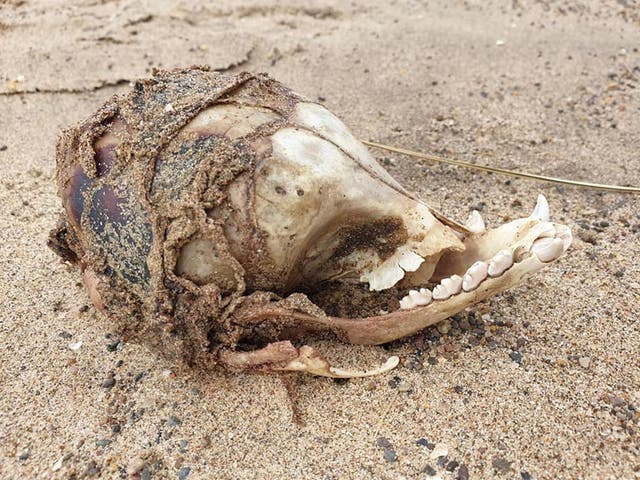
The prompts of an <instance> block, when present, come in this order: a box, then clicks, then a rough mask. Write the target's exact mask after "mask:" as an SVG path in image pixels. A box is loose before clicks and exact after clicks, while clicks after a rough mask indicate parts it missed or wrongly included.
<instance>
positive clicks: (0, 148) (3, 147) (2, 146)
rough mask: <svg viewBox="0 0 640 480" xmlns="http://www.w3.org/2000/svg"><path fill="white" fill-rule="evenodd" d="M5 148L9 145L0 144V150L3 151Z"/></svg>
mask: <svg viewBox="0 0 640 480" xmlns="http://www.w3.org/2000/svg"><path fill="white" fill-rule="evenodd" d="M7 148H9V147H7V146H6V145H0V152H4V151H5V150H6V149H7Z"/></svg>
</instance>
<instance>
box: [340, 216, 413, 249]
mask: <svg viewBox="0 0 640 480" xmlns="http://www.w3.org/2000/svg"><path fill="white" fill-rule="evenodd" d="M356 222H357V220H355V219H354V223H353V224H350V225H346V226H343V227H340V228H339V229H338V231H337V232H336V235H337V237H339V239H340V243H339V244H338V247H337V248H336V249H335V251H334V252H333V255H332V256H331V259H335V258H342V257H346V256H348V255H349V254H351V253H353V252H354V251H356V250H363V249H372V250H374V251H375V252H376V253H377V254H378V256H379V257H380V259H382V260H386V259H387V258H389V257H390V256H391V255H393V253H394V252H395V251H396V249H397V248H398V246H400V245H403V244H405V243H406V242H407V239H408V233H407V228H406V227H405V225H404V222H403V220H402V218H399V217H383V218H380V219H377V220H373V221H368V222H366V223H356Z"/></svg>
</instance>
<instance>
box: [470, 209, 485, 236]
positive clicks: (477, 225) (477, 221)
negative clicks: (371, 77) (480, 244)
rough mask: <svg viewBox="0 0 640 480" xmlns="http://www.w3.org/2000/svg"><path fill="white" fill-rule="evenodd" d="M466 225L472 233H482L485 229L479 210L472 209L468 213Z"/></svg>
mask: <svg viewBox="0 0 640 480" xmlns="http://www.w3.org/2000/svg"><path fill="white" fill-rule="evenodd" d="M466 227H467V228H468V229H469V230H471V231H472V232H473V233H482V232H484V231H485V230H486V229H487V227H486V226H485V224H484V220H483V219H482V215H480V212H479V211H477V210H472V211H471V213H470V214H469V218H468V219H467V223H466Z"/></svg>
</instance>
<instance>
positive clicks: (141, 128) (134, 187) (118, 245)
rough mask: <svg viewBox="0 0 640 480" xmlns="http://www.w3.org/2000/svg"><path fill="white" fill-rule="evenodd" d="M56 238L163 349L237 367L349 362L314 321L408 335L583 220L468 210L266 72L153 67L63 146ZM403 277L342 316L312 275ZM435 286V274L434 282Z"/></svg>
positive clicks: (518, 274) (362, 332)
mask: <svg viewBox="0 0 640 480" xmlns="http://www.w3.org/2000/svg"><path fill="white" fill-rule="evenodd" d="M57 160H58V170H57V181H58V186H59V191H60V195H61V197H62V200H63V205H64V209H65V214H64V215H63V216H62V219H61V222H60V224H59V226H58V228H57V229H55V230H54V231H53V232H52V236H51V242H50V245H51V246H52V247H53V248H54V249H55V250H56V251H57V252H58V253H59V254H60V255H62V256H63V258H64V259H66V260H68V261H71V262H72V263H76V264H78V265H79V266H80V268H81V270H82V272H83V279H84V282H85V284H86V286H87V288H88V290H89V294H90V296H91V299H92V301H93V303H94V304H95V305H96V307H97V308H99V309H100V310H103V311H104V312H106V314H107V315H108V316H110V317H111V318H113V319H114V320H116V322H117V323H118V324H119V325H120V327H121V329H122V331H123V333H124V334H125V335H127V336H128V337H130V338H133V339H139V340H142V341H144V342H145V343H147V344H149V345H151V346H154V347H156V348H157V349H159V350H160V351H162V352H165V353H168V354H175V355H180V356H183V357H186V358H187V359H188V360H190V361H193V362H196V363H200V364H209V363H212V362H213V363H222V364H223V365H225V366H228V367H231V368H238V369H252V370H260V371H287V370H289V371H304V372H309V373H313V374H317V375H325V376H330V377H353V376H365V375H371V374H376V373H380V372H383V371H386V370H388V369H390V368H393V367H394V366H395V365H396V364H397V363H398V359H397V357H391V358H390V359H389V360H388V361H387V363H386V364H384V365H382V366H381V367H379V368H377V369H374V370H371V371H366V372H352V371H344V370H341V369H337V368H334V367H331V366H330V365H329V363H328V362H327V361H326V360H325V359H324V358H323V357H322V356H321V355H320V354H319V353H318V352H317V351H316V350H315V349H314V348H312V347H309V346H306V345H303V346H301V347H298V348H296V347H294V345H293V343H292V341H295V340H297V339H300V338H303V337H304V336H305V335H311V334H333V335H335V336H336V337H337V338H339V339H340V340H343V341H346V342H351V343H360V344H381V343H385V342H389V341H391V340H394V339H397V338H401V337H404V336H407V335H411V334H413V333H415V332H417V331H419V330H421V329H423V328H425V327H426V326H428V325H431V324H433V323H436V322H438V321H440V320H442V319H444V318H446V317H449V316H451V315H453V314H455V313H457V312H459V311H461V310H463V309H464V308H466V307H468V306H470V305H472V304H474V303H476V302H479V301H481V300H483V299H485V298H487V297H489V296H490V295H493V294H495V293H498V292H500V291H502V290H505V289H507V288H509V287H511V286H513V285H516V284H517V283H519V282H521V281H522V280H523V279H524V278H525V277H527V276H529V275H530V274H532V273H534V272H536V271H537V270H539V269H540V268H542V267H543V266H544V265H545V264H547V263H549V262H552V261H554V260H556V259H557V258H558V257H559V256H560V255H562V254H563V253H564V252H565V251H566V250H567V248H568V247H569V245H570V244H571V232H570V230H569V229H568V228H567V227H566V226H563V225H558V224H555V223H552V222H550V221H549V207H548V205H547V202H546V200H545V199H544V197H543V196H539V198H538V203H537V205H536V207H535V209H534V212H533V214H532V215H531V216H530V217H528V218H522V219H518V220H515V221H513V222H510V223H507V224H505V225H502V226H500V227H498V228H495V229H491V230H487V229H486V228H485V225H484V222H483V220H482V217H481V216H480V214H479V213H478V212H476V211H474V212H473V213H472V214H471V216H470V218H469V220H468V222H467V223H466V225H461V224H458V223H456V222H455V221H453V220H450V219H448V218H446V217H445V216H443V215H442V214H440V213H438V212H436V211H434V210H433V209H432V208H430V207H429V206H428V205H427V204H426V203H424V202H422V201H420V200H419V199H417V198H416V197H415V196H414V195H412V194H411V193H409V192H407V191H406V190H405V189H404V188H403V187H402V186H400V185H399V184H398V183H397V182H396V181H395V180H394V179H393V178H392V177H391V176H390V175H389V174H388V173H387V172H386V171H385V170H384V169H383V168H382V167H381V166H380V165H379V164H378V163H377V162H376V161H375V160H374V159H373V157H372V156H371V155H370V153H369V152H368V151H367V149H366V148H365V147H364V146H363V145H362V144H361V143H360V142H359V141H358V140H357V139H356V138H355V137H354V136H353V135H352V134H351V133H350V131H349V130H348V129H347V127H346V126H345V125H344V124H343V123H342V122H341V121H340V120H339V119H338V118H337V117H335V116H334V115H333V114H331V113H330V112H329V111H328V110H327V109H326V108H324V107H323V106H321V105H319V104H317V103H313V102H310V101H308V100H305V99H304V98H302V97H300V96H298V95H297V94H295V93H293V92H291V91H290V90H288V89H287V88H285V87H284V86H283V85H281V84H280V83H278V82H276V81H274V80H272V79H270V78H269V77H267V76H266V75H251V74H247V73H242V74H239V75H236V76H222V75H219V74H216V73H212V72H208V71H207V70H206V69H202V68H191V69H186V70H179V71H173V72H156V73H155V75H154V78H153V79H151V80H147V81H142V82H136V84H135V86H134V90H133V92H132V93H131V94H129V95H128V96H125V97H114V98H112V99H111V100H110V101H108V102H107V103H106V104H105V105H104V106H103V107H102V108H101V109H100V110H98V112H96V114H94V115H93V116H92V117H90V118H89V119H88V120H86V121H85V122H83V123H82V124H80V125H79V126H78V127H76V128H72V129H69V130H67V131H65V132H64V133H63V135H62V137H61V139H60V142H59V145H58V159H57ZM336 282H340V283H341V284H342V285H346V286H347V288H359V287H358V285H362V284H366V285H368V288H369V289H370V290H371V291H372V292H373V293H371V295H372V298H374V297H375V296H376V295H380V294H381V293H378V292H381V291H392V292H394V293H396V292H402V291H405V292H406V290H407V289H409V290H408V293H406V295H400V297H401V298H398V299H397V300H396V302H397V303H396V308H397V309H396V310H395V311H393V312H392V313H389V314H385V315H378V316H369V317H365V318H343V317H337V316H329V315H327V314H326V313H325V312H324V311H322V310H321V309H320V308H319V307H318V306H316V305H315V304H314V303H312V302H311V301H310V300H309V298H308V296H306V295H304V294H303V293H302V292H307V293H309V292H313V291H317V290H322V288H323V287H324V288H325V290H327V289H329V295H328V297H329V298H331V291H330V289H331V288H332V287H333V286H334V285H336ZM431 285H435V286H434V287H433V288H431Z"/></svg>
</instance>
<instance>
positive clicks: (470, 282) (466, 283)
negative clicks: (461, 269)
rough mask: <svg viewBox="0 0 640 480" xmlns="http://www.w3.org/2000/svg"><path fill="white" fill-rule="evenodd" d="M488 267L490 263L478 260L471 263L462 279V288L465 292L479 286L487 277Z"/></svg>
mask: <svg viewBox="0 0 640 480" xmlns="http://www.w3.org/2000/svg"><path fill="white" fill-rule="evenodd" d="M488 269H489V265H487V264H486V263H485V262H476V263H474V264H473V265H471V266H470V267H469V269H468V270H467V273H465V274H464V278H463V279H462V289H463V290H464V291H465V292H470V291H471V290H475V289H476V288H478V285H480V282H482V281H483V280H484V279H485V278H487V272H488Z"/></svg>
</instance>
